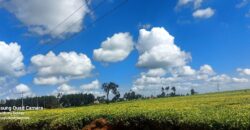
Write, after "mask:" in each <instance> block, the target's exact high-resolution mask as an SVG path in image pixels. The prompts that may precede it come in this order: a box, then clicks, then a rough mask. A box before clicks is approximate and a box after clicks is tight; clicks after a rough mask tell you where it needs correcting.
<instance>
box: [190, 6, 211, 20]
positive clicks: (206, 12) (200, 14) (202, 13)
mask: <svg viewBox="0 0 250 130" xmlns="http://www.w3.org/2000/svg"><path fill="white" fill-rule="evenodd" d="M214 13H215V10H214V9H212V8H206V9H198V10H196V11H195V12H193V17H194V18H201V19H207V18H210V17H212V16H213V15H214Z"/></svg>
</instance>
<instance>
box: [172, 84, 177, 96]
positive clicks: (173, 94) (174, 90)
mask: <svg viewBox="0 0 250 130" xmlns="http://www.w3.org/2000/svg"><path fill="white" fill-rule="evenodd" d="M171 90H172V91H173V93H172V94H171V96H175V95H176V88H175V86H173V87H172V88H171Z"/></svg>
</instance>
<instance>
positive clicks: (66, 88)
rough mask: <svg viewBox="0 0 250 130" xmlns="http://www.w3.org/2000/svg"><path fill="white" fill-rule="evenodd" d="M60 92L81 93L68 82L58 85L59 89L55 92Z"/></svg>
mask: <svg viewBox="0 0 250 130" xmlns="http://www.w3.org/2000/svg"><path fill="white" fill-rule="evenodd" d="M58 93H62V94H76V93H80V92H79V91H78V90H77V89H76V88H74V87H72V86H70V85H68V84H62V85H60V86H59V87H57V90H55V91H54V92H53V94H58Z"/></svg>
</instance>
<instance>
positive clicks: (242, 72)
mask: <svg viewBox="0 0 250 130" xmlns="http://www.w3.org/2000/svg"><path fill="white" fill-rule="evenodd" d="M237 71H238V72H239V74H240V75H250V69H248V68H246V69H242V68H238V69H237Z"/></svg>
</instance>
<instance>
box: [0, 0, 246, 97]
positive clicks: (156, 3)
mask: <svg viewBox="0 0 250 130" xmlns="http://www.w3.org/2000/svg"><path fill="white" fill-rule="evenodd" d="M10 1H11V2H12V3H10V2H9V3H8V2H5V0H3V1H0V5H1V4H2V6H0V7H1V8H0V16H1V17H0V41H3V42H4V43H6V44H9V43H11V42H17V43H18V45H19V46H20V47H21V52H22V55H23V57H24V59H23V61H22V62H23V64H24V68H25V74H23V75H22V76H10V77H11V79H12V80H13V81H15V83H13V84H11V85H4V86H6V87H7V88H8V89H4V90H11V92H13V91H15V90H17V87H16V86H18V85H19V86H20V84H22V85H23V86H26V87H28V88H29V90H27V89H26V90H27V91H29V92H30V93H32V94H36V95H44V94H46V95H47V94H51V93H53V92H56V91H60V90H72V89H74V90H76V89H77V90H78V91H83V90H80V86H81V85H84V84H85V85H86V84H89V83H90V82H92V81H93V80H98V81H99V86H100V84H101V83H104V82H109V81H114V82H116V83H117V84H119V85H120V90H121V91H122V92H125V91H129V90H130V89H131V88H136V87H134V86H135V82H136V80H137V79H140V77H141V76H142V75H143V74H145V73H146V72H147V71H149V70H150V69H155V67H152V68H150V67H138V66H136V64H137V62H138V57H139V56H140V55H142V54H140V53H139V52H138V51H137V49H136V47H135V48H134V49H133V50H132V51H131V52H129V55H128V56H126V57H125V58H124V59H123V60H121V61H118V62H107V63H103V62H100V61H98V60H95V59H94V54H93V50H94V49H98V48H100V47H101V44H102V42H103V41H105V40H106V39H107V37H112V36H113V35H114V34H116V33H120V32H128V33H129V35H130V36H131V37H132V38H133V42H134V43H133V44H134V46H136V45H137V42H138V37H140V33H139V30H140V29H142V28H145V29H146V30H147V31H150V30H151V29H152V28H157V27H162V28H164V30H165V31H167V32H168V33H170V35H172V36H173V37H174V38H175V41H174V44H175V45H176V46H178V47H179V48H180V49H181V50H182V51H185V52H186V53H190V55H191V57H192V60H190V61H189V62H188V63H186V64H184V65H185V66H186V65H188V66H190V67H191V68H192V69H193V70H195V71H196V73H199V71H200V70H199V69H200V67H201V66H203V65H205V64H207V65H209V66H210V67H211V68H212V69H213V71H214V72H216V74H214V75H211V76H210V78H211V79H212V78H214V79H215V77H216V76H217V78H219V76H221V75H222V74H225V75H227V76H228V77H230V78H231V79H233V78H238V79H243V78H244V79H245V80H248V78H249V75H250V74H249V73H247V72H248V71H247V70H248V69H247V68H250V60H249V56H250V51H249V50H250V43H249V41H250V37H249V35H250V17H249V16H248V13H249V9H250V8H249V7H250V2H249V1H247V0H228V1H226V2H225V1H217V0H203V1H202V2H201V3H200V5H199V6H198V7H195V6H194V3H195V1H197V0H187V1H188V3H184V4H181V5H180V2H181V1H182V0H180V1H178V0H173V1H170V0H128V2H127V3H126V4H124V5H123V6H122V7H120V8H118V9H117V10H116V11H114V12H112V13H111V14H109V15H107V16H106V17H104V19H102V20H100V21H98V22H97V23H95V24H94V26H93V27H91V28H89V29H87V30H85V29H82V30H81V31H76V32H74V33H73V34H77V36H75V37H73V38H72V39H69V40H66V41H65V42H64V43H63V44H61V45H59V46H57V47H56V48H53V50H50V48H51V47H52V46H54V45H55V44H56V43H57V42H58V41H59V42H60V41H62V40H63V39H67V38H68V37H67V36H65V35H62V37H61V38H58V37H57V36H56V38H55V39H57V40H52V42H49V43H46V44H40V43H39V41H41V40H43V39H45V37H44V36H43V35H42V34H38V33H37V32H35V31H31V28H32V27H31V26H30V25H28V24H33V25H32V26H35V24H34V23H32V21H28V22H27V20H26V21H25V20H24V19H22V18H20V17H19V16H20V13H26V12H25V11H20V12H18V11H17V10H15V9H11V7H13V3H14V4H15V2H16V0H10ZM20 1H21V4H30V6H32V2H30V0H20ZM25 1H26V2H25ZM36 1H39V0H36ZM66 1H67V0H66ZM78 1H79V0H78ZM80 1H81V0H80ZM121 1H122V0H113V1H109V0H107V1H105V3H104V4H102V5H101V6H100V8H98V9H96V10H92V9H91V7H92V8H93V7H95V6H96V5H97V4H98V2H99V1H96V0H93V1H91V2H90V3H89V5H88V7H89V10H90V11H91V13H88V14H86V15H84V17H83V18H82V21H81V22H80V25H82V26H87V25H89V24H91V23H92V22H93V21H94V19H96V18H97V19H98V18H99V17H101V16H102V15H103V14H105V12H107V11H109V10H110V9H112V8H113V7H115V6H116V5H117V4H119V3H120V2H121ZM76 2H77V1H76ZM178 2H179V5H178ZM244 2H245V4H244ZM44 3H45V5H46V2H44ZM19 4H20V3H19ZM47 4H50V3H49V2H48V3H47ZM51 6H52V5H51ZM62 6H64V5H62ZM21 7H22V5H21V6H20V10H21V9H23V8H21ZM86 8H87V7H86ZM208 8H210V9H211V10H212V12H213V13H212V14H210V15H209V16H208V17H205V16H204V15H206V14H203V15H202V16H197V17H195V16H193V14H194V13H195V12H196V11H198V10H205V9H208ZM43 9H44V8H43ZM43 9H40V10H39V11H40V12H43V11H44V10H43ZM74 9H75V8H73V10H74ZM32 11H34V9H33V10H32ZM39 11H38V12H39ZM83 12H84V11H83ZM46 13H48V15H49V13H50V12H48V11H47V12H46V11H45V14H46ZM62 13H63V12H62ZM68 13H70V12H68ZM210 13H211V12H210ZM90 14H91V15H90ZM26 15H27V14H26ZM60 15H61V16H62V17H63V16H65V18H66V17H67V16H68V14H65V15H63V14H60ZM80 15H81V14H80ZM249 15H250V14H249ZM29 17H33V18H34V16H32V15H31V16H27V17H25V18H29ZM38 17H39V16H38ZM40 17H43V16H42V15H41V16H40ZM54 17H57V16H54ZM46 18H47V17H46ZM52 19H53V18H52ZM59 21H60V20H59ZM146 25H147V26H146ZM39 26H41V25H39ZM47 33H48V32H47ZM71 35H72V34H71ZM71 35H70V36H71ZM47 36H48V37H51V38H52V39H54V38H53V36H52V35H51V34H47ZM162 37H164V36H162ZM152 44H153V43H152ZM34 47H37V48H39V49H37V48H34ZM48 50H50V51H53V52H54V53H55V55H58V54H59V53H60V52H67V53H68V52H70V51H74V52H76V53H77V54H79V53H83V54H85V55H86V56H87V57H88V58H89V59H90V60H91V63H92V65H93V66H95V69H93V70H92V71H91V76H90V77H86V78H77V79H73V80H69V81H67V82H63V83H61V84H54V85H38V84H36V83H34V81H33V80H34V78H35V77H39V75H38V74H37V70H36V69H35V70H30V68H32V63H31V57H33V56H35V55H38V54H42V55H46V54H47V53H48ZM0 53H1V52H0ZM1 55H2V54H1ZM2 64H4V63H2ZM6 64H7V63H6ZM5 66H6V65H5ZM178 67H180V66H178ZM237 68H241V69H238V72H237V71H236V69H237ZM72 69H74V68H72ZM169 69H171V70H172V69H173V70H174V69H176V68H175V67H171V68H169V67H168V66H166V67H164V70H165V71H166V73H167V74H165V75H164V76H162V77H164V78H169V75H171V73H173V72H171V70H169ZM0 73H1V74H2V75H3V76H2V77H6V76H7V75H8V74H6V73H5V72H1V70H0ZM239 73H240V74H239ZM160 77H161V76H160ZM177 77H180V76H177ZM185 80H186V82H191V81H189V80H188V79H186V78H185ZM208 80H209V79H207V81H208ZM209 81H211V80H209ZM200 82H201V81H197V80H195V81H194V80H192V83H195V84H198V83H200ZM218 82H219V81H218ZM221 82H222V83H221V84H222V85H221V86H223V85H224V82H223V81H221ZM3 84H7V83H6V82H3ZM62 84H64V85H65V84H67V85H68V86H67V87H65V89H58V86H60V85H62ZM228 84H230V85H229V86H230V87H231V88H225V90H227V89H242V88H248V85H249V83H246V82H244V83H243V85H242V82H240V83H238V84H236V82H234V83H231V82H230V83H229V82H227V83H225V86H226V85H227V86H228ZM233 84H234V85H235V84H236V85H235V86H238V85H242V86H244V87H242V88H241V87H240V88H237V87H234V86H233ZM143 85H145V86H147V83H145V84H143ZM174 85H175V84H174ZM200 85H201V84H200ZM202 85H203V83H202ZM155 86H158V87H154V88H155V89H158V88H159V87H161V86H162V84H157V85H155ZM176 86H178V83H177V84H176ZM194 86H195V87H196V88H197V89H198V90H200V91H201V92H206V91H215V89H213V88H211V86H213V85H210V86H209V85H208V86H207V87H208V88H199V87H198V86H199V85H198V86H196V85H194ZM194 86H193V87H194ZM149 87H150V86H149ZM151 87H152V86H151ZM187 87H188V86H184V89H183V90H181V89H182V86H181V85H180V86H179V91H180V92H187V91H189V90H188V88H187ZM189 87H190V86H189ZM191 87H192V86H191ZM21 88H25V87H21ZM61 88H63V87H61ZM145 89H146V88H145ZM12 90H13V91H12ZM135 90H136V91H137V89H135ZM149 90H151V89H149ZM202 90H204V91H202ZM91 91H98V92H99V91H100V89H97V90H94V89H93V90H92V89H91ZM177 91H178V90H177ZM138 92H144V90H140V91H139V90H138ZM145 93H147V92H145ZM9 95H11V94H7V95H2V97H6V96H9ZM0 96H1V95H0Z"/></svg>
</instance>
